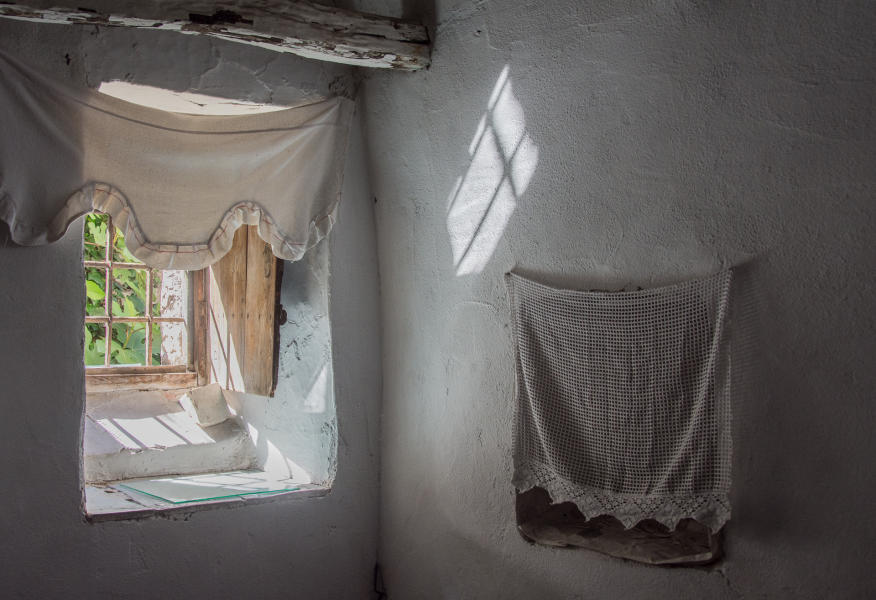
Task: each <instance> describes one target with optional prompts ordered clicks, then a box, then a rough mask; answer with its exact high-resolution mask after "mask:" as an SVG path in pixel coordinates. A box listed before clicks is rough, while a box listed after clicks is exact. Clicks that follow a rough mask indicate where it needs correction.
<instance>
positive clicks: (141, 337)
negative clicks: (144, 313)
mask: <svg viewBox="0 0 876 600" xmlns="http://www.w3.org/2000/svg"><path fill="white" fill-rule="evenodd" d="M111 344H112V350H111V352H110V363H111V364H113V365H144V364H146V361H145V358H146V324H145V323H113V339H112V342H111Z"/></svg>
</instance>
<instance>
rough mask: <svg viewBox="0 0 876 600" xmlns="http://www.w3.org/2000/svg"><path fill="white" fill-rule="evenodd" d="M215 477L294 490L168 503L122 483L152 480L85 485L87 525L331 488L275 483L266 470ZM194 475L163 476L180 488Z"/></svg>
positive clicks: (315, 494)
mask: <svg viewBox="0 0 876 600" xmlns="http://www.w3.org/2000/svg"><path fill="white" fill-rule="evenodd" d="M212 475H214V476H223V475H227V476H239V475H246V477H247V478H248V479H249V480H256V481H260V482H262V483H264V484H266V485H270V484H278V483H280V484H291V485H294V486H295V489H290V490H280V491H272V492H260V493H256V494H253V493H242V494H240V495H226V496H224V497H221V498H215V499H204V500H194V501H185V502H170V501H167V500H164V499H161V498H158V497H155V496H150V495H147V494H144V493H141V492H138V491H136V490H134V489H131V488H129V487H123V486H125V484H132V483H135V482H138V481H152V480H154V479H155V478H148V479H139V480H126V481H118V482H114V483H107V484H87V485H86V486H85V503H86V514H85V518H86V520H88V521H90V522H101V521H119V520H127V519H144V518H150V517H157V516H173V515H181V514H188V513H191V512H194V511H202V510H209V509H212V508H230V507H233V506H245V505H255V504H264V503H267V502H275V501H277V500H279V499H281V498H283V499H292V498H295V499H303V498H313V497H320V496H325V495H326V494H328V493H329V491H330V490H331V488H329V487H325V486H319V485H314V484H309V483H294V482H292V481H290V480H288V479H286V480H278V479H277V478H276V476H275V475H272V474H271V473H269V472H265V471H233V472H225V473H215V474H212ZM198 477H204V476H203V475H196V476H178V477H165V478H162V480H164V481H171V482H178V483H180V484H181V485H187V484H190V483H192V481H193V480H194V479H195V478H198Z"/></svg>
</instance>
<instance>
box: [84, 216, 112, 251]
mask: <svg viewBox="0 0 876 600" xmlns="http://www.w3.org/2000/svg"><path fill="white" fill-rule="evenodd" d="M108 220H109V217H108V216H107V215H103V214H99V213H91V214H88V215H85V225H84V227H83V230H82V239H83V242H84V244H83V246H84V247H83V253H84V255H85V260H104V259H105V258H106V255H105V249H106V227H107V222H108Z"/></svg>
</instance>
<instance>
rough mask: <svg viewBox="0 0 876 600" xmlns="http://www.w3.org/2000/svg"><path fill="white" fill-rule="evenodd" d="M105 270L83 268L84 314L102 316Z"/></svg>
mask: <svg viewBox="0 0 876 600" xmlns="http://www.w3.org/2000/svg"><path fill="white" fill-rule="evenodd" d="M105 287H106V269H102V268H100V267H85V314H86V315H88V316H95V315H104V314H106V313H104V301H105V292H106V290H105V289H104V288H105Z"/></svg>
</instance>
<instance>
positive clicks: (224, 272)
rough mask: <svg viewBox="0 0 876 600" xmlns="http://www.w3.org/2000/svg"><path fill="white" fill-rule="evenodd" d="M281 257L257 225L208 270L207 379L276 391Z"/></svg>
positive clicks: (237, 235) (266, 393) (244, 232)
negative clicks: (278, 294) (275, 351)
mask: <svg viewBox="0 0 876 600" xmlns="http://www.w3.org/2000/svg"><path fill="white" fill-rule="evenodd" d="M276 282H277V259H276V257H275V256H274V255H273V253H272V252H271V248H270V246H269V245H268V244H266V243H265V242H264V241H263V240H262V239H261V238H260V237H259V235H258V230H257V227H256V226H253V225H250V226H244V227H240V228H239V229H238V230H237V232H236V233H235V234H234V243H233V245H232V248H231V250H230V251H229V252H228V254H226V255H225V256H224V257H223V258H222V260H220V261H218V262H217V263H215V264H213V265H212V266H211V267H208V269H207V281H206V303H207V307H206V308H207V311H206V314H207V335H206V345H207V350H208V353H207V363H208V364H207V366H208V371H209V372H208V373H207V377H206V379H207V382H208V383H213V382H217V383H219V384H220V385H221V386H223V387H225V388H226V389H229V390H236V391H241V392H243V391H245V392H248V393H251V394H260V395H263V396H270V395H271V394H273V391H274V390H273V387H274V384H273V381H274V332H275V327H274V315H275V312H276V291H277V290H276Z"/></svg>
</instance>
